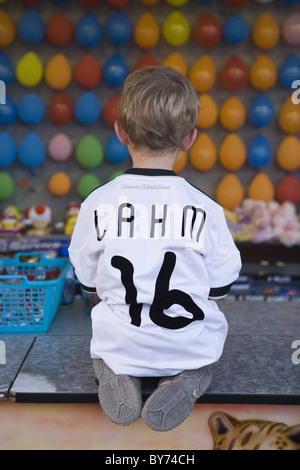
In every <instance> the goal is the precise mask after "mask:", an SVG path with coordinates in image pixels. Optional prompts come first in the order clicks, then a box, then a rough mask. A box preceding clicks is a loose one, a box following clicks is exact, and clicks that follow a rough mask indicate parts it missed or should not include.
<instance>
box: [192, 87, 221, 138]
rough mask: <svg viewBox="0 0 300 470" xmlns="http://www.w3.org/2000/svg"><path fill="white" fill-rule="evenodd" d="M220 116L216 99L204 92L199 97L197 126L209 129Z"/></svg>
mask: <svg viewBox="0 0 300 470" xmlns="http://www.w3.org/2000/svg"><path fill="white" fill-rule="evenodd" d="M217 118H218V107H217V105H216V102H215V100H214V99H213V98H212V97H211V96H210V95H208V94H207V93H203V94H202V95H200V98H199V115H198V120H197V124H196V125H197V127H199V128H201V129H207V128H208V127H211V126H213V125H214V124H215V122H216V121H217Z"/></svg>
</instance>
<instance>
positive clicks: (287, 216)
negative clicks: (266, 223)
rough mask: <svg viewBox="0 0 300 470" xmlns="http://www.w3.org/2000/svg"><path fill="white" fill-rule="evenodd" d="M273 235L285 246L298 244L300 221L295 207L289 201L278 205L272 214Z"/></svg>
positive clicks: (299, 242)
mask: <svg viewBox="0 0 300 470" xmlns="http://www.w3.org/2000/svg"><path fill="white" fill-rule="evenodd" d="M272 224H273V231H274V235H275V237H276V238H277V239H278V241H279V242H280V243H282V244H283V245H285V246H293V245H300V221H299V217H298V216H297V212H296V207H295V205H294V204H292V203H291V202H288V201H286V202H283V203H282V204H281V205H278V207H277V210H275V211H274V212H273V214H272Z"/></svg>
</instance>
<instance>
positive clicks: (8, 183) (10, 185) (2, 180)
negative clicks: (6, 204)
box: [0, 171, 15, 201]
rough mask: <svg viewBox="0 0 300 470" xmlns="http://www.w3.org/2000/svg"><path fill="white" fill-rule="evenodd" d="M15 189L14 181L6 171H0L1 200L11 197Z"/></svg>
mask: <svg viewBox="0 0 300 470" xmlns="http://www.w3.org/2000/svg"><path fill="white" fill-rule="evenodd" d="M14 190H15V185H14V182H13V180H12V178H11V176H10V175H9V174H8V173H6V171H1V172H0V201H5V200H6V199H9V198H10V197H11V196H12V195H13V193H14Z"/></svg>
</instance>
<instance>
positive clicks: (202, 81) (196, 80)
mask: <svg viewBox="0 0 300 470" xmlns="http://www.w3.org/2000/svg"><path fill="white" fill-rule="evenodd" d="M216 76H217V74H216V69H215V65H214V63H213V60H212V58H211V57H210V56H209V55H207V54H204V55H203V56H202V57H201V58H200V59H199V60H197V62H195V64H194V65H193V66H192V68H191V70H190V74H189V79H190V81H191V82H192V84H193V85H194V87H195V88H196V90H197V91H199V92H200V93H205V92H206V91H208V90H209V89H210V88H212V86H213V85H214V84H215V81H216Z"/></svg>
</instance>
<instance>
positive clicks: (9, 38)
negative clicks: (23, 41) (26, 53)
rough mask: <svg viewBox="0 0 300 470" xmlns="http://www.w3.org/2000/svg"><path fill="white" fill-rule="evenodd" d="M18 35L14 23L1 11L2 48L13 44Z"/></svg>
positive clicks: (0, 40) (0, 36) (0, 44)
mask: <svg viewBox="0 0 300 470" xmlns="http://www.w3.org/2000/svg"><path fill="white" fill-rule="evenodd" d="M15 35H16V29H15V25H14V23H13V22H12V21H11V19H10V18H9V16H7V14H6V13H4V11H3V10H0V47H6V46H8V45H9V44H11V43H12V42H13V40H14V39H15Z"/></svg>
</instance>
